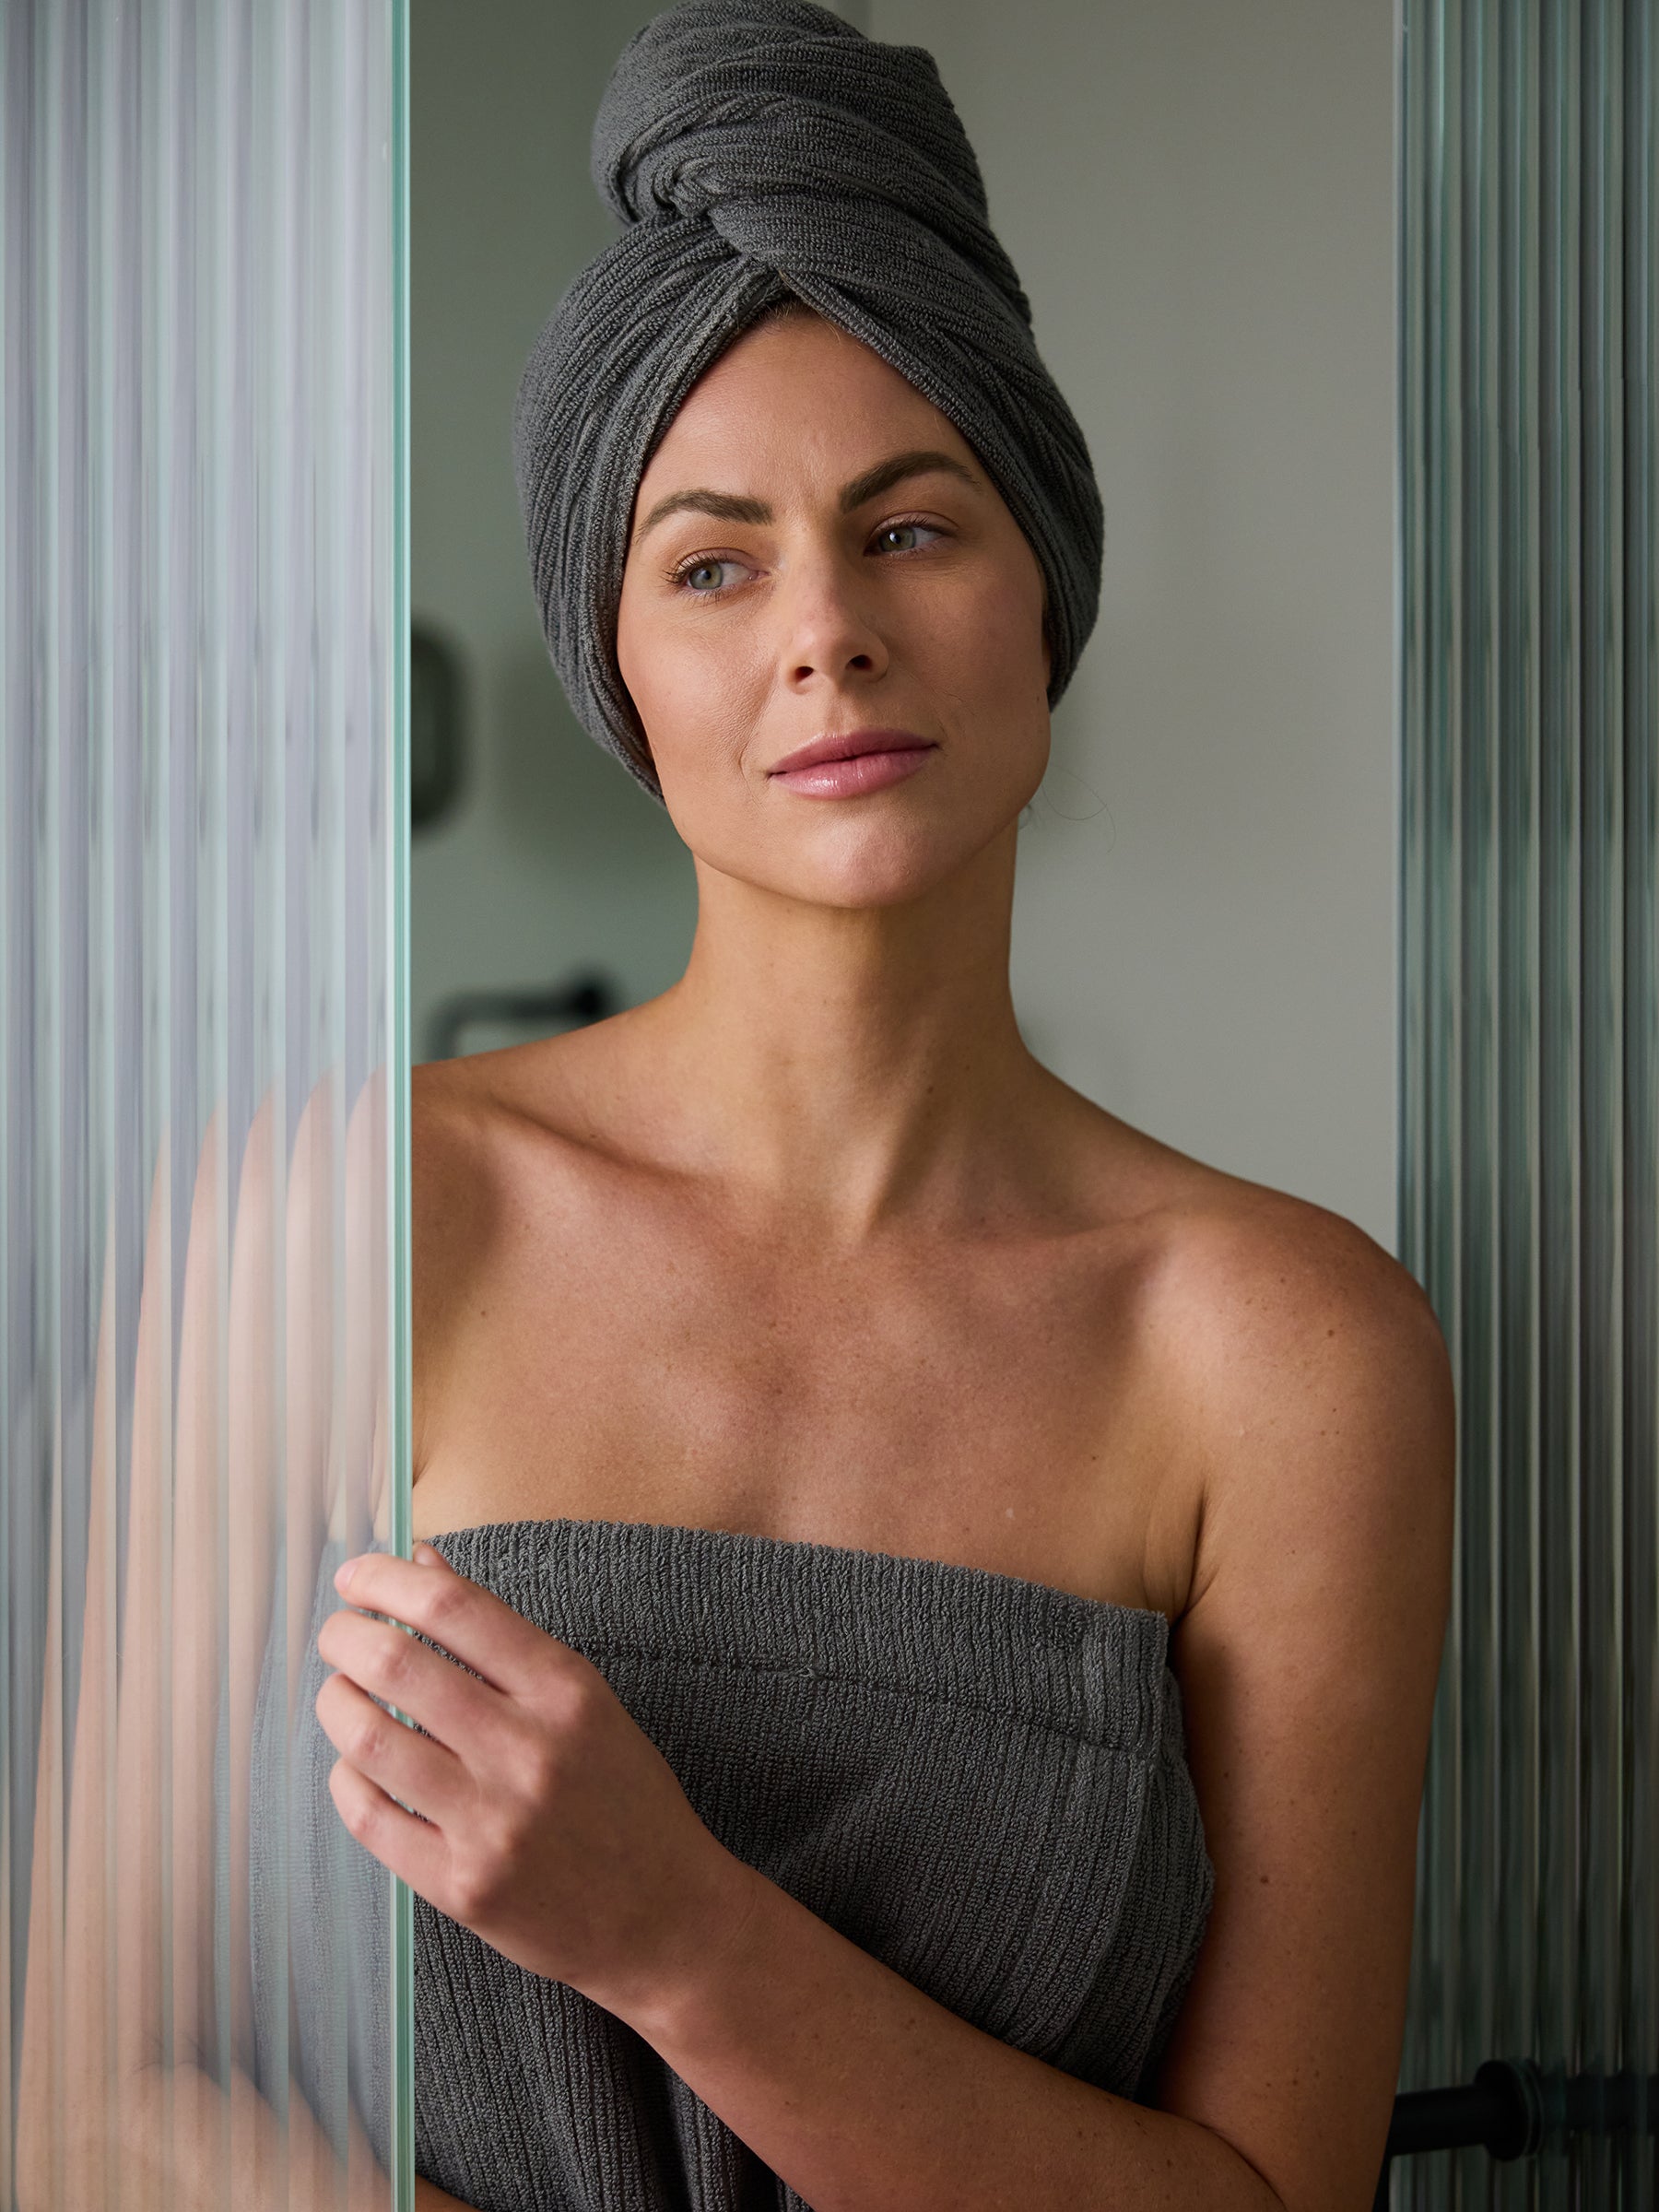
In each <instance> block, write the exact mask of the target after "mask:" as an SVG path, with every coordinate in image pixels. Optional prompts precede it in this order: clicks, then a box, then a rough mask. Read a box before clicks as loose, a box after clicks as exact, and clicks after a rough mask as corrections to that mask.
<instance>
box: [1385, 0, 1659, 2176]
mask: <svg viewBox="0 0 1659 2212" xmlns="http://www.w3.org/2000/svg"><path fill="white" fill-rule="evenodd" d="M1656 18H1659V9H1656V8H1655V6H1654V5H1653V0H1403V15H1402V33H1403V36H1402V45H1401V51H1400V129H1401V147H1400V170H1399V174H1400V185H1401V202H1400V209H1399V217H1400V257H1399V269H1400V302H1399V305H1400V410H1401V412H1400V490H1401V512H1400V527H1401V578H1402V606H1401V618H1402V636H1401V710H1402V717H1403V734H1402V758H1401V831H1402V843H1401V913H1402V928H1403V941H1402V947H1401V968H1400V973H1401V1002H1400V1024H1401V1099H1400V1107H1401V1114H1400V1127H1401V1132H1402V1155H1401V1182H1400V1251H1401V1253H1402V1256H1403V1257H1404V1258H1405V1260H1406V1264H1407V1265H1410V1266H1411V1267H1412V1269H1413V1271H1414V1272H1415V1273H1416V1274H1417V1275H1418V1277H1419V1278H1420V1279H1421V1280H1422V1282H1423V1283H1424V1285H1425V1286H1426V1288H1428V1289H1429V1291H1430V1295H1431V1297H1432V1298H1433V1300H1434V1302H1435V1306H1436V1309H1437V1311H1438V1312H1439V1313H1440V1316H1441V1322H1442V1324H1443V1326H1444V1327H1445V1330H1446V1335H1447V1338H1448V1342H1449V1343H1450V1345H1451V1347H1452V1351H1453V1360H1454V1364H1455V1368H1456V1373H1457V1383H1458V1397H1459V1406H1460V1417H1461V1433H1460V1463H1459V1492H1460V1503H1459V1524H1458V1556H1457V1572H1456V1583H1455V1593H1454V1599H1453V1618H1452V1623H1451V1629H1450V1632H1449V1638H1448V1645H1447V1653H1446V1662H1445V1667H1444V1671H1443V1674H1442V1677H1441V1698H1440V1707H1439V1711H1438V1712H1437V1716H1436V1726H1435V1735H1434V1741H1433V1744H1432V1746H1431V1749H1430V1762H1429V1773H1428V1780H1427V1788H1426V1795H1425V1804H1424V1813H1423V1822H1422V1829H1421V1841H1420V1850H1419V1877H1418V1931H1417V1951H1416V1957H1415V1960H1414V1968H1413V1981H1412V1997H1411V2007H1410V2016H1409V2020H1408V2025H1407V2034H1406V2054H1405V2063H1404V2066H1403V2070H1402V2077H1401V2086H1402V2088H1406V2089H1416V2088H1441V2087H1445V2086H1449V2085H1453V2084H1461V2083H1465V2082H1467V2081H1469V2080H1470V2079H1471V2078H1472V2077H1473V2075H1474V2073H1475V2070H1476V2068H1477V2066H1478V2065H1481V2064H1482V2062H1484V2061H1485V2060H1487V2059H1489V2058H1494V2057H1497V2058H1507V2059H1514V2060H1531V2061H1534V2062H1535V2063H1536V2065H1538V2067H1539V2068H1540V2069H1541V2088H1542V2092H1543V2127H1544V2140H1543V2142H1542V2145H1541V2147H1540V2148H1539V2150H1538V2152H1537V2155H1536V2156H1535V2157H1528V2158H1522V2159H1515V2160H1513V2161H1502V2162H1498V2161H1495V2160H1493V2159H1491V2158H1490V2157H1489V2156H1488V2153H1486V2152H1485V2151H1477V2150H1469V2149H1465V2150H1458V2151H1446V2152H1440V2153H1430V2152H1424V2153H1420V2154H1418V2155H1417V2156H1414V2157H1412V2158H1408V2159H1400V2160H1398V2161H1397V2162H1396V2164H1395V2166H1394V2173H1393V2176H1392V2180H1393V2201H1394V2204H1395V2205H1396V2206H1398V2205H1410V2206H1425V2207H1426V2206H1435V2207H1441V2206H1473V2205H1476V2204H1479V2205H1480V2206H1497V2205H1504V2206H1539V2207H1549V2206H1597V2207H1598V2208H1599V2207H1603V2206H1607V2207H1614V2206H1618V2207H1630V2208H1632V2212H1633V2208H1635V2207H1652V2206H1653V2203H1654V2194H1655V2193H1654V2141H1653V2134H1652V2133H1651V2132H1649V2131H1650V2130H1651V2129H1652V2127H1653V2114H1652V2112H1649V2111H1648V2110H1647V2109H1646V2108H1645V2100H1646V2099H1647V2097H1648V2095H1649V2093H1650V2092H1649V2088H1648V2084H1649V2083H1650V2081H1651V2078H1652V2077H1653V2073H1654V2070H1655V2067H1656V2066H1659V1920H1656V1911H1655V1907H1656V1898H1655V1889H1656V1886H1659V1819H1656V1818H1655V1812H1656V1802H1655V1789H1656V1783H1655V1761H1654V1758H1653V1748H1654V1734H1655V1727H1656V1725H1659V1697H1656V1682H1659V1642H1656V1640H1655V1619H1654V1614H1655V1591H1656V1589H1659V1534H1656V1531H1659V1522H1656V1517H1655V1511H1654V1505H1655V1484H1656V1481H1659V890H1656V882H1655V853H1656V851H1659V794H1656V791H1655V782H1656V777H1655V764H1656V759H1659V595H1656V594H1659V581H1656V579H1659V571H1656V569H1655V499H1656V490H1659V487H1656V484H1655V470H1656V466H1659V458H1656V451H1655V448H1656V440H1659V379H1656V373H1655V370H1656V361H1659V319H1656V305H1655V294H1656V287H1655V282H1654V270H1655V259H1656V256H1659V230H1656V229H1655V200H1656V198H1659V54H1656V51H1655V48H1656V44H1659V35H1656V34H1659V21H1656Z"/></svg>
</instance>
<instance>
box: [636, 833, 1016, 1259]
mask: <svg viewBox="0 0 1659 2212" xmlns="http://www.w3.org/2000/svg"><path fill="white" fill-rule="evenodd" d="M1016 835H1017V828H1016V826H1015V825H1013V824H1010V825H1009V827H1008V829H1007V830H1006V832H1005V833H1004V834H1003V835H1002V836H1000V837H998V838H996V839H994V840H993V841H992V843H991V844H990V845H988V846H987V847H986V848H985V849H984V850H983V852H982V853H979V854H978V855H976V856H975V858H974V859H973V860H972V861H971V862H970V863H969V864H968V865H966V866H965V867H963V868H961V869H959V870H958V871H957V873H956V874H955V875H953V876H952V877H950V878H949V879H948V880H947V881H946V882H944V883H942V884H940V885H938V886H936V887H935V888H934V889H933V890H932V891H930V892H928V893H927V894H925V895H924V897H922V898H919V899H915V900H909V901H907V902H905V903H904V904H902V905H898V906H882V907H862V908H841V907H831V906H825V905H820V904H809V903H806V902H805V901H802V900H794V899H788V898H783V897H780V896H778V895H777V894H775V893H772V892H769V891H766V890H764V889H759V888H756V887H755V886H754V885H752V884H748V883H745V882H741V881H739V880H737V879H736V878H735V877H728V876H723V875H721V874H719V872H718V871H716V870H713V869H710V868H706V867H705V866H703V865H702V864H699V868H698V879H699V911H698V924H697V933H696V936H695V939H694V941H693V945H692V949H691V957H690V959H689V961H688V964H687V968H686V971H685V974H684V975H683V976H682V978H681V979H680V981H679V982H677V983H676V984H675V985H674V986H673V987H672V988H671V989H669V990H668V991H666V992H665V993H664V994H662V995H661V996H660V997H659V998H656V999H653V1001H652V1002H651V1003H650V1005H649V1006H645V1007H643V1008H641V1009H640V1016H641V1029H640V1030H639V1033H638V1043H639V1049H640V1050H641V1053H645V1054H647V1055H649V1061H650V1066H651V1071H652V1080H651V1086H650V1088H651V1091H652V1094H653V1096H654V1097H657V1098H659V1099H660V1098H663V1097H665V1096H666V1097H667V1098H669V1099H671V1100H674V1101H675V1106H674V1108H673V1110H672V1111H673V1112H675V1114H676V1116H677V1119H676V1121H675V1123H674V1124H673V1125H672V1127H671V1129H670V1130H668V1131H667V1132H665V1134H666V1136H667V1141H668V1145H669V1147H670V1149H671V1152H672V1153H673V1155H674V1156H675V1158H676V1161H677V1164H680V1165H683V1166H686V1167H688V1168H689V1169H692V1170H693V1171H698V1172H702V1173H707V1174H710V1175H712V1176H714V1177H716V1178H717V1179H718V1180H719V1181H720V1182H722V1184H723V1185H724V1186H725V1187H726V1188H728V1189H730V1190H732V1191H733V1192H734V1194H739V1193H740V1194H743V1195H744V1196H745V1197H746V1198H747V1199H750V1200H752V1201H753V1202H754V1203H755V1204H756V1205H757V1206H759V1207H760V1208H763V1209H765V1210H767V1211H769V1212H771V1213H772V1214H773V1215H774V1217H777V1216H782V1217H783V1218H787V1219H789V1220H791V1221H793V1222H795V1223H798V1224H799V1225H800V1226H801V1227H802V1228H803V1229H810V1230H811V1231H812V1232H813V1233H814V1234H817V1235H820V1236H827V1237H830V1238H831V1239H834V1240H837V1241H840V1240H843V1239H856V1238H857V1237H860V1236H862V1235H865V1234H867V1233H869V1232H870V1231H871V1230H874V1229H876V1228H877V1227H879V1226H880V1225H881V1224H883V1223H884V1222H887V1221H890V1220H891V1219H892V1218H895V1217H897V1216H900V1215H903V1216H907V1217H912V1218H916V1217H927V1218H964V1217H966V1216H975V1217H982V1215H983V1214H984V1212H985V1211H986V1210H987V1206H990V1205H993V1204H994V1202H995V1194H996V1189H997V1186H998V1185H999V1184H1000V1183H1001V1182H1003V1180H1004V1178H1005V1175H1006V1172H1008V1171H1011V1170H1012V1169H1013V1168H1014V1166H1015V1163H1017V1162H1018V1161H1020V1160H1021V1159H1022V1158H1023V1157H1024V1156H1025V1155H1026V1153H1027V1151H1028V1149H1029V1147H1027V1146H1025V1145H1022V1143H1021V1141H1020V1133H1021V1130H1022V1127H1025V1126H1028V1125H1029V1117H1030V1112H1032V1110H1033V1108H1034V1106H1035V1105H1036V1102H1037V1100H1039V1098H1041V1096H1042V1095H1043V1094H1045V1093H1052V1092H1053V1088H1055V1086H1054V1078H1053V1077H1051V1076H1050V1075H1049V1074H1048V1072H1047V1071H1046V1070H1045V1069H1044V1068H1042V1067H1041V1065H1039V1063H1038V1062H1037V1061H1035V1060H1034V1059H1033V1058H1032V1056H1031V1054H1030V1052H1029V1051H1028V1050H1027V1049H1026V1046H1025V1043H1024V1041H1023V1040H1022V1038H1021V1037H1020V1034H1019V1030H1018V1024H1017V1022H1016V1020H1015V1016H1014V1006H1013V1000H1012V997H1011V995H1010V993H1009V988H1008V945H1009V931H1010V923H1011V917H1012V910H1013V891H1014V857H1015V839H1016ZM1051 1110H1052V1100H1051Z"/></svg>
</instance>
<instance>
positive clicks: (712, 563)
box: [675, 559, 732, 599]
mask: <svg viewBox="0 0 1659 2212" xmlns="http://www.w3.org/2000/svg"><path fill="white" fill-rule="evenodd" d="M731 565H732V564H731V563H730V561H725V560H709V559H702V560H694V561H691V562H689V563H688V566H687V567H685V568H683V569H677V570H676V571H675V582H677V583H683V584H684V585H685V587H686V589H687V590H688V592H693V593H694V594H695V595H696V596H697V597H698V598H700V599H708V598H711V597H712V596H713V594H712V593H709V592H700V591H698V590H697V587H696V586H695V585H694V584H693V583H692V582H691V579H692V577H693V576H695V575H697V574H698V572H699V571H700V570H703V569H725V568H730V566H731Z"/></svg>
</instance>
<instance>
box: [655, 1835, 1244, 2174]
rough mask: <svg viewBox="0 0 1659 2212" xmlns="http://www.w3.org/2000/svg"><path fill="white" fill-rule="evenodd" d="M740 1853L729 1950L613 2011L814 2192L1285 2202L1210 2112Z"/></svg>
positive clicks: (763, 2152)
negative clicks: (965, 2007)
mask: <svg viewBox="0 0 1659 2212" xmlns="http://www.w3.org/2000/svg"><path fill="white" fill-rule="evenodd" d="M733 1867H734V1869H740V1871H735V1872H734V1874H733V1876H732V1882H733V1888H734V1895H733V1900H732V1902H733V1911H732V1914H731V1918H730V1921H729V1923H728V1924H729V1927H730V1928H731V1930H732V1934H731V1937H730V1940H729V1941H728V1942H727V1943H726V1945H725V1947H724V1950H722V1951H721V1952H720V1954H719V1956H718V1957H706V1958H705V1959H703V1960H702V1961H701V1962H700V1964H699V1966H698V1967H697V1968H696V1969H695V1970H693V1971H689V1972H688V1973H686V1974H685V1975H684V1976H682V1977H681V1978H680V1982H679V1985H678V1986H677V1987H676V1988H675V1989H673V1990H659V1991H658V1992H656V1993H655V1994H653V1996H652V1997H651V1998H649V1999H645V2000H641V2002H640V2003H639V2004H638V2005H636V2006H629V2008H628V2009H627V2010H626V2011H624V2012H622V2013H621V2015H620V2017H622V2018H625V2019H627V2021H628V2023H629V2026H631V2027H632V2028H634V2029H635V2030H636V2031H637V2032H638V2033H639V2034H640V2035H641V2036H643V2037H644V2039H645V2040H646V2041H647V2042H649V2043H650V2044H651V2045H652V2046H653V2049H654V2050H655V2051H657V2052H658V2053H660V2054H661V2056H662V2057H663V2058H664V2059H665V2060H666V2062H667V2063H668V2065H671V2066H672V2067H673V2068H674V2070H675V2072H676V2073H677V2074H678V2075H679V2076H680V2077H681V2078H682V2079H683V2080H685V2081H686V2082H687V2083H688V2086H689V2087H690V2088H692V2089H693V2090H694V2091H695V2092H696V2094H697V2095H698V2096H699V2097H700V2099H701V2100H702V2101H703V2102H704V2103H705V2104H706V2105H708V2106H709V2107H710V2108H711V2109H712V2111H714V2112H717V2113H718V2114H719V2115H720V2117H721V2118H722V2119H723V2120H724V2122H725V2124H726V2125H727V2126H728V2127H729V2128H731V2130H732V2132H733V2133H734V2134H735V2136H738V2137H739V2138H740V2139H741V2140H742V2141H743V2142H745V2143H747V2145H748V2147H750V2149H751V2150H753V2151H754V2152H755V2154H756V2155H757V2157H759V2158H760V2159H764V2160H765V2162H766V2164H767V2165H768V2166H770V2167H771V2169H772V2171H774V2172H775V2173H778V2174H780V2175H782V2178H783V2180H784V2181H786V2182H787V2183H789V2184H790V2186H791V2187H792V2188H793V2189H794V2190H795V2191H796V2192H797V2193H798V2194H800V2195H801V2196H803V2197H804V2198H805V2199H806V2202H807V2203H808V2204H809V2205H811V2206H813V2208H814V2212H1051V2208H1052V2212H1084V2208H1085V2207H1090V2208H1098V2212H1283V2207H1282V2206H1280V2204H1279V2201H1278V2198H1277V2195H1276V2194H1275V2193H1274V2192H1273V2190H1271V2189H1270V2188H1269V2187H1268V2185H1267V2183H1265V2181H1264V2180H1263V2178H1262V2176H1261V2175H1260V2174H1259V2173H1257V2172H1256V2171H1255V2169H1254V2168H1253V2166H1251V2165H1250V2164H1249V2163H1248V2161H1247V2160H1246V2159H1243V2158H1242V2157H1241V2155H1240V2154H1239V2153H1238V2152H1237V2151H1235V2150H1234V2149H1233V2148H1232V2147H1231V2146H1230V2144H1228V2143H1227V2142H1225V2141H1224V2140H1223V2139H1222V2137H1220V2136H1218V2135H1216V2134H1214V2133H1213V2132H1212V2131H1211V2130H1210V2129H1208V2128H1206V2127H1203V2126H1200V2125H1199V2124H1197V2123H1196V2122H1194V2121H1191V2120H1185V2119H1182V2117H1181V2116H1180V2115H1179V2114H1176V2113H1171V2112H1158V2111H1156V2110H1153V2109H1150V2108H1148V2107H1147V2106H1144V2105H1138V2104H1135V2102H1133V2101H1132V2100H1129V2099H1127V2098H1123V2097H1114V2096H1112V2095H1111V2094H1110V2093H1109V2092H1108V2091H1106V2090H1104V2089H1098V2088H1093V2087H1091V2086H1090V2085H1089V2084H1088V2083H1087V2082H1082V2081H1079V2080H1077V2078H1076V2077H1074V2076H1072V2075H1069V2074H1065V2073H1062V2072H1061V2071H1060V2069H1059V2068H1058V2067H1055V2066H1051V2065H1046V2064H1044V2062H1043V2061H1042V2060H1041V2059H1037V2058H1033V2057H1032V2056H1030V2053H1026V2052H1023V2051H1017V2050H1015V2049H1014V2048H1013V2047H1012V2046H1011V2045H1009V2044H1006V2043H1004V2042H1002V2041H998V2039H997V2038H996V2037H994V2036H991V2035H986V2034H984V2033H983V2032H982V2030H979V2029H977V2028H974V2027H971V2025H970V2024H969V2023H968V2022H967V2021H966V2020H963V2019H961V2018H959V2017H958V2016H957V2015H956V2014H955V2013H953V2012H950V2011H948V2010H947V2008H946V2007H945V2006H942V2005H938V2004H935V2002H934V2000H933V1999H932V1998H931V1997H929V1996H926V1995H924V1993H923V1992H922V1991H920V1990H919V1989H917V1988H915V1987H914V1986H913V1984H912V1983H909V1982H906V1981H905V1980H904V1979H903V1977H902V1976H901V1975H899V1974H896V1973H894V1972H892V1971H890V1970H889V1969H888V1967H886V1966H884V1965H883V1964H882V1963H881V1961H880V1960H879V1959H874V1958H872V1957H871V1956H870V1954H869V1953H868V1952H866V1951H864V1950H861V1949H860V1948H859V1947H858V1946H857V1945H856V1944H853V1943H850V1942H849V1941H848V1940H847V1939H846V1938H845V1937H844V1936H843V1935H840V1934H839V1933H838V1932H837V1931H836V1930H835V1929H834V1928H832V1927H830V1925H829V1924H828V1923H827V1922H825V1921H822V1920H819V1919H818V1916H817V1915H816V1914H815V1913H813V1912H808V1911H807V1909H806V1906H804V1905H802V1904H800V1903H799V1902H797V1900H795V1899H794V1898H793V1897H791V1896H790V1895H789V1894H788V1892H787V1891H786V1890H783V1889H781V1888H778V1886H777V1885H776V1884H775V1883H773V1882H771V1881H768V1880H767V1879H766V1878H765V1877H764V1876H761V1875H759V1874H757V1873H755V1872H754V1870H753V1869H752V1868H750V1867H747V1866H743V1865H742V1864H741V1862H740V1861H736V1860H734V1861H733ZM613 2009H615V2008H614V2007H613Z"/></svg>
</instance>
